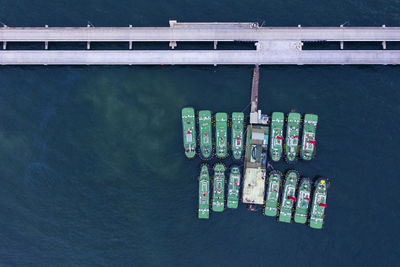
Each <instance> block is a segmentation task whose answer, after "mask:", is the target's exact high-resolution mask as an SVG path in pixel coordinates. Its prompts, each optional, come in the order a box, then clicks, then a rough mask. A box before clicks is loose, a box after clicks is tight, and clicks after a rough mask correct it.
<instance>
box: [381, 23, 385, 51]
mask: <svg viewBox="0 0 400 267" xmlns="http://www.w3.org/2000/svg"><path fill="white" fill-rule="evenodd" d="M382 28H386V25H385V24H383V25H382ZM382 48H383V50H386V41H382Z"/></svg>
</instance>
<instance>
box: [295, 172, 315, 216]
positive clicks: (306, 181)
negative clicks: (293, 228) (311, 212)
mask: <svg viewBox="0 0 400 267" xmlns="http://www.w3.org/2000/svg"><path fill="white" fill-rule="evenodd" d="M310 195H311V180H310V178H303V179H301V181H300V186H299V190H298V193H297V204H296V211H295V213H294V221H295V222H297V223H306V222H307V216H308V207H309V205H310Z"/></svg>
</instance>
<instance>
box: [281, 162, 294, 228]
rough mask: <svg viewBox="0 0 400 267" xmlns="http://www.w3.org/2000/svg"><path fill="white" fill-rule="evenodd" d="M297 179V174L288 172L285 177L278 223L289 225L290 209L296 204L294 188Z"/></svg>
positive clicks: (290, 219) (292, 171) (291, 171)
mask: <svg viewBox="0 0 400 267" xmlns="http://www.w3.org/2000/svg"><path fill="white" fill-rule="evenodd" d="M298 179H299V173H298V172H297V171H294V170H290V171H288V172H287V173H286V176H285V185H284V187H283V192H282V199H281V210H280V212H279V221H280V222H287V223H290V222H291V221H292V209H293V206H294V203H295V202H296V187H297V181H298Z"/></svg>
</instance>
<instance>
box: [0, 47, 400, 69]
mask: <svg viewBox="0 0 400 267" xmlns="http://www.w3.org/2000/svg"><path fill="white" fill-rule="evenodd" d="M0 64H2V65H148V64H153V65H157V64H171V65H239V64H241V65H254V64H258V65H268V64H269V65H272V64H288V65H291V64H292V65H303V64H304V65H305V64H319V65H329V64H339V65H340V64H343V65H345V64H383V65H386V64H400V50H399V51H397V50H392V51H391V50H385V51H379V50H371V51H352V50H324V51H299V52H293V53H289V52H286V51H282V52H276V51H256V50H254V51H229V50H221V51H215V50H210V51H204V50H196V51H193V50H192V51H184V50H175V51H172V50H164V51H151V50H146V51H144V50H141V51H129V50H127V51H104V50H103V51H100V50H99V51H93V50H92V51H87V50H84V51H73V50H71V51H65V50H64V51H51V50H50V51H49V50H46V51H40V50H36V51H0Z"/></svg>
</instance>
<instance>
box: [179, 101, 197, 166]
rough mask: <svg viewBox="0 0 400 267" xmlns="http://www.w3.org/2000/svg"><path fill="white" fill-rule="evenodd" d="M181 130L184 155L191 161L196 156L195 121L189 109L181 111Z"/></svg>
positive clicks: (192, 110)
mask: <svg viewBox="0 0 400 267" xmlns="http://www.w3.org/2000/svg"><path fill="white" fill-rule="evenodd" d="M182 130H183V146H184V148H185V155H186V157H187V158H189V159H191V158H193V157H194V156H195V155H196V121H195V115H194V109H193V108H191V107H186V108H183V109H182Z"/></svg>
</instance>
